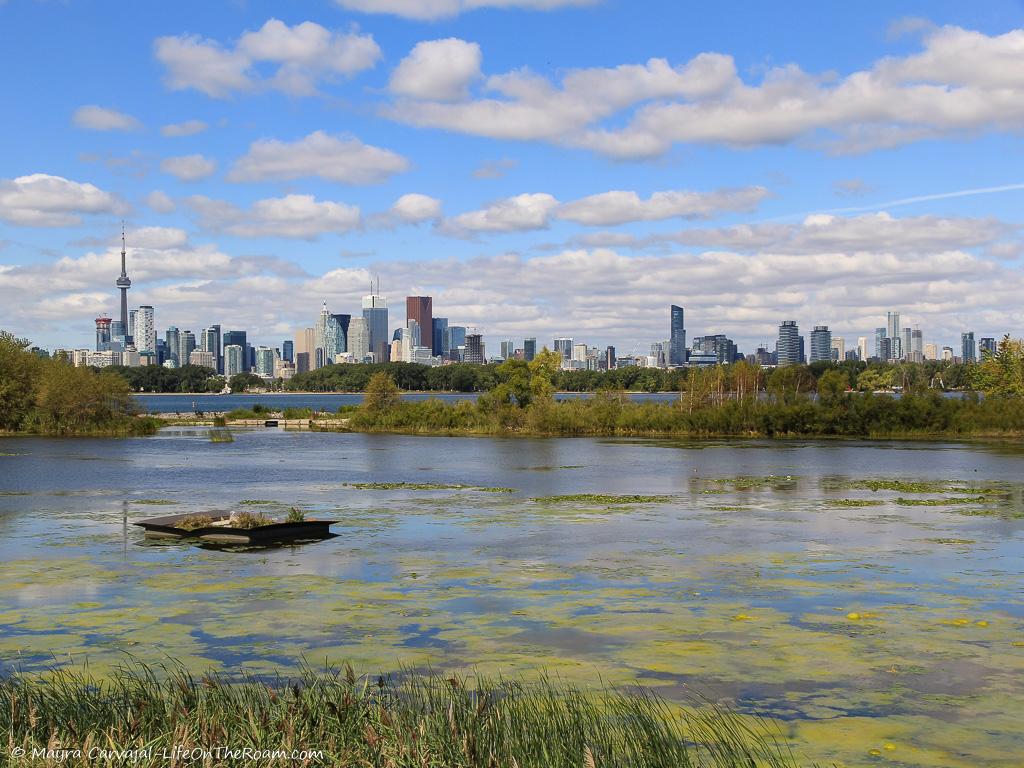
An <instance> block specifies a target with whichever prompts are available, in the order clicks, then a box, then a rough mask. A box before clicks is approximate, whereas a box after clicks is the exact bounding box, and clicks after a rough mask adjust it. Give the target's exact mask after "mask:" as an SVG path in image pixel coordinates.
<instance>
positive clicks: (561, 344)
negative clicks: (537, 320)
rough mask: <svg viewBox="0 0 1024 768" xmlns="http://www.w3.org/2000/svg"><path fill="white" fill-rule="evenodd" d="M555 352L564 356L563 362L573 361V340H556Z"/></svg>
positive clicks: (560, 338)
mask: <svg viewBox="0 0 1024 768" xmlns="http://www.w3.org/2000/svg"><path fill="white" fill-rule="evenodd" d="M555 352H557V353H558V354H560V355H561V356H562V359H563V360H570V359H572V339H570V338H568V337H559V338H556V339H555Z"/></svg>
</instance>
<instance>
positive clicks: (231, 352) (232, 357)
mask: <svg viewBox="0 0 1024 768" xmlns="http://www.w3.org/2000/svg"><path fill="white" fill-rule="evenodd" d="M224 336H225V338H226V337H227V334H224ZM244 357H245V348H244V347H241V346H239V345H238V344H225V345H224V375H225V376H226V377H227V378H229V379H230V378H231V377H232V376H235V375H237V374H239V373H243V372H244V371H245V366H244V364H243V363H244V360H243V358H244Z"/></svg>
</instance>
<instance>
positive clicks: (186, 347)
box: [178, 331, 196, 365]
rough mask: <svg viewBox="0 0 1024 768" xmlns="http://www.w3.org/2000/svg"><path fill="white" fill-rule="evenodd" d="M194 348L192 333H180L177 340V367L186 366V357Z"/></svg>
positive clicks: (194, 341) (194, 337)
mask: <svg viewBox="0 0 1024 768" xmlns="http://www.w3.org/2000/svg"><path fill="white" fill-rule="evenodd" d="M195 348H196V335H195V334H194V333H192V331H182V332H181V334H180V336H179V338H178V365H188V364H189V362H188V357H189V355H191V354H192V350H193V349H195Z"/></svg>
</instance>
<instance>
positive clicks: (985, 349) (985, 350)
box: [978, 336, 998, 360]
mask: <svg viewBox="0 0 1024 768" xmlns="http://www.w3.org/2000/svg"><path fill="white" fill-rule="evenodd" d="M997 351H998V347H997V346H996V340H995V339H994V338H992V337H991V336H984V337H982V339H981V341H979V342H978V359H979V360H984V359H985V358H986V357H987V356H988V355H994V354H995V353H996V352H997Z"/></svg>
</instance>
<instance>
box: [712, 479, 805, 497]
mask: <svg viewBox="0 0 1024 768" xmlns="http://www.w3.org/2000/svg"><path fill="white" fill-rule="evenodd" d="M799 479H800V478H798V477H796V476H794V475H766V476H764V477H756V476H752V475H739V476H737V477H702V478H699V479H698V480H697V482H700V483H714V484H716V485H729V486H732V487H733V488H734V489H735V490H737V491H750V490H754V489H757V488H793V487H795V486H796V483H797V481H798V480H799ZM701 492H702V493H704V492H705V491H701ZM707 492H708V493H715V492H716V491H713V490H709V491H707Z"/></svg>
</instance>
